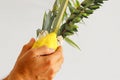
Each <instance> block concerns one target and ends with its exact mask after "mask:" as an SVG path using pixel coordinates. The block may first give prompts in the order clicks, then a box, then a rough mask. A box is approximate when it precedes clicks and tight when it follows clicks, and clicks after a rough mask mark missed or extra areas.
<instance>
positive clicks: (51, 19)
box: [34, 0, 105, 49]
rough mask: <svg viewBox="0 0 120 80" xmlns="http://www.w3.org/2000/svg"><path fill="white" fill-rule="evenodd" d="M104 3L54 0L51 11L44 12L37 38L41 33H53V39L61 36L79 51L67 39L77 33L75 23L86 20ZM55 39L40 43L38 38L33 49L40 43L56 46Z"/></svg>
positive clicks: (100, 1) (98, 1)
mask: <svg viewBox="0 0 120 80" xmlns="http://www.w3.org/2000/svg"><path fill="white" fill-rule="evenodd" d="M104 1H105V0H84V1H82V2H80V1H79V0H56V1H55V3H54V5H53V9H52V10H49V12H48V13H46V12H45V14H44V19H43V25H42V29H40V28H39V29H38V30H37V36H38V35H39V36H43V34H42V33H45V32H46V34H50V33H55V34H56V36H55V37H57V36H62V37H63V39H64V40H65V41H66V42H68V43H69V44H70V45H72V46H73V47H76V48H78V49H80V48H79V46H78V45H77V44H76V43H75V42H73V40H71V39H70V38H69V36H72V35H74V34H75V33H76V32H78V28H79V26H78V25H77V24H76V23H79V22H81V21H83V19H84V18H88V16H89V15H91V14H93V12H94V11H95V10H96V9H99V8H100V6H101V4H103V3H104ZM52 36H53V35H52ZM45 37H46V36H44V38H45ZM49 37H51V36H49ZM50 39H51V40H50ZM55 39H56V38H55ZM55 39H53V37H51V38H49V39H46V41H45V40H42V41H41V40H40V37H39V38H38V41H37V42H36V43H35V44H36V45H34V47H40V46H39V45H40V44H42V43H40V42H43V45H46V46H48V45H52V46H57V45H56V43H55V42H56V41H55ZM49 41H50V42H49ZM53 41H54V42H53ZM50 43H51V44H50ZM41 46H42V45H41ZM48 47H51V46H48ZM51 48H53V47H51Z"/></svg>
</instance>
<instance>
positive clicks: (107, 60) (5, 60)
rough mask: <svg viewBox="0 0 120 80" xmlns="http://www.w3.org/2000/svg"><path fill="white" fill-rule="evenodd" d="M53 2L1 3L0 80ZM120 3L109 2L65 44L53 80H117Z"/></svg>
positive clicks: (116, 0) (12, 0)
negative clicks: (69, 43) (72, 40)
mask: <svg viewBox="0 0 120 80" xmlns="http://www.w3.org/2000/svg"><path fill="white" fill-rule="evenodd" d="M53 3H54V0H0V78H3V77H5V76H7V75H8V74H9V72H10V71H11V69H12V68H13V66H14V63H15V61H16V58H17V56H18V55H19V52H20V50H21V48H22V46H23V45H24V44H25V43H26V42H28V41H29V39H30V38H31V37H35V30H36V29H37V28H38V27H40V26H41V25H42V19H43V14H44V12H45V11H48V9H51V8H52V5H53ZM119 3H120V1H119V0H109V1H107V2H105V4H104V5H103V6H102V7H101V8H100V9H99V10H97V11H95V13H94V14H93V15H91V16H89V18H88V19H85V20H84V22H85V24H83V23H82V24H80V25H79V26H80V28H79V33H78V35H77V36H76V35H75V36H74V37H73V39H74V40H75V42H76V43H78V44H79V45H80V47H81V51H78V50H77V49H75V48H73V47H71V46H69V45H68V44H66V43H65V42H64V44H63V48H64V57H65V61H64V64H63V66H62V68H61V70H60V72H59V73H58V74H57V76H56V77H55V80H120V20H119V19H120V9H119V7H120V5H119Z"/></svg>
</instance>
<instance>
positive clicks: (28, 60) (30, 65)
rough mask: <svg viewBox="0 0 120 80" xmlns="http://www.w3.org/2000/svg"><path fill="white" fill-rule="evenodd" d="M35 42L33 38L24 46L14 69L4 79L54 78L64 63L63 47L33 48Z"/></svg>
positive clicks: (32, 79)
mask: <svg viewBox="0 0 120 80" xmlns="http://www.w3.org/2000/svg"><path fill="white" fill-rule="evenodd" d="M34 42H35V39H34V38H32V39H31V40H30V41H29V43H27V44H26V45H24V46H23V49H22V51H21V53H20V55H19V57H18V59H17V61H16V64H15V66H14V68H13V70H12V71H11V72H10V74H9V75H8V76H7V77H6V78H5V79H4V80H53V78H54V76H55V75H56V73H57V72H58V71H59V70H60V67H61V65H62V63H63V54H62V48H61V46H59V47H58V48H57V50H56V51H55V50H53V49H49V48H47V47H46V46H43V47H40V48H36V49H33V48H32V46H33V44H34Z"/></svg>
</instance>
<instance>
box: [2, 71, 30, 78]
mask: <svg viewBox="0 0 120 80" xmlns="http://www.w3.org/2000/svg"><path fill="white" fill-rule="evenodd" d="M3 80H31V79H30V76H29V75H28V74H27V73H24V74H23V73H22V72H21V71H15V70H13V71H12V72H11V73H10V74H9V75H8V76H7V77H6V78H5V79H3Z"/></svg>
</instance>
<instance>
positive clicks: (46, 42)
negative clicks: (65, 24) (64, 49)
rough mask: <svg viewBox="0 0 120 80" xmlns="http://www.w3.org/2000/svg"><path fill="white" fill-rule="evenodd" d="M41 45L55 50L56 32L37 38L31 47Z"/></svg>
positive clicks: (56, 42)
mask: <svg viewBox="0 0 120 80" xmlns="http://www.w3.org/2000/svg"><path fill="white" fill-rule="evenodd" d="M41 46H47V47H48V48H51V49H54V50H56V49H57V47H58V41H57V34H56V33H55V32H52V33H49V34H47V35H46V36H44V37H42V38H40V39H38V40H37V41H36V42H35V43H34V45H33V48H38V47H41Z"/></svg>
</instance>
